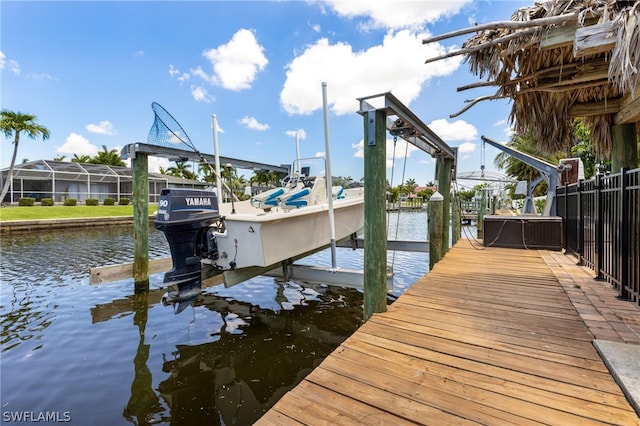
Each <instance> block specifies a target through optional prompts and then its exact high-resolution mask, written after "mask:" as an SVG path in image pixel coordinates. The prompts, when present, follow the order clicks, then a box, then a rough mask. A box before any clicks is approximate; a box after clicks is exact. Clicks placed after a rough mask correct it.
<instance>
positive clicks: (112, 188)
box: [0, 160, 209, 203]
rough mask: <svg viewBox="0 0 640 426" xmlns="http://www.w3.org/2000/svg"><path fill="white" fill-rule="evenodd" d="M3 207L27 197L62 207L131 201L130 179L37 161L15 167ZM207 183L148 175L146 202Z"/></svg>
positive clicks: (94, 168)
mask: <svg viewBox="0 0 640 426" xmlns="http://www.w3.org/2000/svg"><path fill="white" fill-rule="evenodd" d="M8 175H9V168H8V167H7V168H5V169H2V170H1V171H0V183H1V184H2V185H4V182H5V181H6V179H7V177H8ZM11 183H12V184H11V186H10V188H9V192H8V193H7V195H6V197H5V199H4V200H2V201H3V202H5V203H8V202H11V203H17V202H18V200H20V198H23V197H31V198H35V199H36V202H39V201H40V200H42V199H43V198H53V199H54V201H55V202H56V203H62V202H64V200H65V199H66V198H75V199H76V200H78V203H84V201H85V200H86V199H87V198H96V199H98V200H99V201H100V202H102V201H104V199H105V198H113V199H115V200H116V202H117V201H118V200H119V199H120V198H131V191H132V178H131V169H130V168H128V167H118V166H106V165H102V164H84V163H72V162H67V161H52V160H37V161H30V162H27V163H23V164H17V165H16V166H15V167H14V170H13V180H12V182H11ZM206 186H209V184H208V183H204V182H198V181H193V180H186V179H182V178H177V177H174V176H167V175H163V174H159V173H149V202H157V201H158V199H159V198H160V191H161V190H162V189H163V188H203V187H206Z"/></svg>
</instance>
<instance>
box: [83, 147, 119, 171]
mask: <svg viewBox="0 0 640 426" xmlns="http://www.w3.org/2000/svg"><path fill="white" fill-rule="evenodd" d="M89 163H91V164H105V165H107V166H122V167H124V166H126V164H125V163H124V161H122V158H120V154H118V150H117V149H112V150H109V149H108V148H107V146H106V145H102V151H99V152H98V153H97V154H96V155H95V157H93V158H92V159H91V160H90V161H89Z"/></svg>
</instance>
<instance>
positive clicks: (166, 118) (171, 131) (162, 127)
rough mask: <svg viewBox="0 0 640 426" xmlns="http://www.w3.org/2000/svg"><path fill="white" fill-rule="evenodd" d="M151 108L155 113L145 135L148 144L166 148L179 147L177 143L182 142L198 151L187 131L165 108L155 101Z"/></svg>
mask: <svg viewBox="0 0 640 426" xmlns="http://www.w3.org/2000/svg"><path fill="white" fill-rule="evenodd" d="M151 109H152V110H153V112H154V114H155V119H154V120H153V125H152V126H151V129H149V134H148V135H147V143H148V144H150V145H158V146H163V147H166V148H180V146H179V145H180V144H184V145H186V146H187V147H189V149H191V150H192V151H194V152H198V150H197V149H196V147H195V146H194V145H193V142H191V139H189V135H187V132H185V131H184V129H183V128H182V126H180V123H178V121H176V119H175V118H173V116H172V115H171V114H169V113H168V112H167V110H166V109H164V108H163V107H162V106H161V105H160V104H159V103H157V102H153V103H152V104H151Z"/></svg>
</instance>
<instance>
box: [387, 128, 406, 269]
mask: <svg viewBox="0 0 640 426" xmlns="http://www.w3.org/2000/svg"><path fill="white" fill-rule="evenodd" d="M393 139H394V141H395V139H397V136H394V137H393ZM404 146H405V149H404V163H403V165H402V179H401V180H400V184H403V183H404V178H405V173H406V171H407V155H408V154H409V144H408V143H406V142H405V144H404ZM401 214H402V200H401V201H400V205H399V208H398V215H397V216H396V235H395V236H394V237H393V238H394V239H395V240H396V241H398V232H399V229H400V215H401ZM395 262H396V251H395V250H394V251H393V256H392V257H391V268H392V270H393V267H394V266H395Z"/></svg>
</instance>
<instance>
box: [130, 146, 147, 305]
mask: <svg viewBox="0 0 640 426" xmlns="http://www.w3.org/2000/svg"><path fill="white" fill-rule="evenodd" d="M131 166H132V168H133V285H134V289H135V292H136V293H139V292H144V291H149V158H148V156H147V154H142V153H139V152H138V153H136V156H135V158H133V159H132V160H131Z"/></svg>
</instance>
